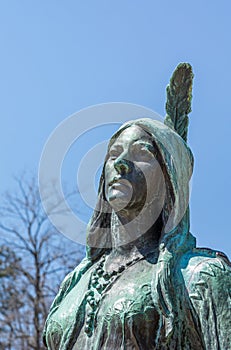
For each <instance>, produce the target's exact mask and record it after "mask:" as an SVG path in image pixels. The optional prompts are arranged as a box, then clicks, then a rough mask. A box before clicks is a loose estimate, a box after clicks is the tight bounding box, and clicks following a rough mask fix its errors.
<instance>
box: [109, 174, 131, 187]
mask: <svg viewBox="0 0 231 350" xmlns="http://www.w3.org/2000/svg"><path fill="white" fill-rule="evenodd" d="M108 186H109V187H113V188H116V187H119V186H125V187H127V188H129V189H131V188H132V185H131V184H130V182H129V181H128V180H126V179H123V178H121V177H114V178H113V180H111V181H110V182H109V184H108Z"/></svg>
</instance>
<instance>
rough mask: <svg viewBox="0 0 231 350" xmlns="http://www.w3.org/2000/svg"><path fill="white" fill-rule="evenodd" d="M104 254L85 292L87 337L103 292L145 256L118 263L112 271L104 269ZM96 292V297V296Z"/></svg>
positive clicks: (93, 324) (90, 334)
mask: <svg viewBox="0 0 231 350" xmlns="http://www.w3.org/2000/svg"><path fill="white" fill-rule="evenodd" d="M105 259H106V254H104V255H103V256H102V258H101V260H100V262H99V263H98V264H97V266H96V268H95V269H94V271H93V272H92V274H91V277H90V280H89V284H88V291H87V292H86V294H85V298H86V301H87V303H88V304H89V306H90V311H89V312H88V313H87V319H86V326H85V329H84V331H85V333H86V334H87V335H88V337H91V336H92V334H93V329H94V326H95V323H96V316H97V312H98V310H99V304H100V302H101V300H102V298H103V296H104V295H105V293H106V292H107V291H108V289H110V287H111V286H112V283H113V282H114V281H115V280H116V279H117V278H118V277H119V276H120V275H121V273H122V272H123V271H125V270H126V269H127V268H128V267H130V266H132V265H134V264H135V263H136V262H138V261H140V260H144V259H145V257H144V256H141V257H136V258H134V259H132V260H130V261H128V262H127V263H126V264H125V265H120V266H119V267H118V269H114V270H113V271H112V272H106V271H105V269H104V265H105ZM96 294H98V298H97V297H96Z"/></svg>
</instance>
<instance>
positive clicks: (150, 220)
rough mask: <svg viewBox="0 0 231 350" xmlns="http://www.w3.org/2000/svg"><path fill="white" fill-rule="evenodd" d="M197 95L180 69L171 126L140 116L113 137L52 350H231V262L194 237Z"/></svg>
mask: <svg viewBox="0 0 231 350" xmlns="http://www.w3.org/2000/svg"><path fill="white" fill-rule="evenodd" d="M191 89H192V71H191V67H190V65H188V64H181V65H179V66H178V67H177V69H176V71H175V72H174V74H173V77H172V79H171V82H170V86H169V87H168V88H167V96H168V99H167V104H166V110H167V117H166V121H165V124H163V123H161V122H158V121H154V120H151V119H148V118H147V119H146V118H145V119H137V120H134V121H131V122H128V123H126V124H124V125H123V126H122V127H121V128H120V129H119V130H118V132H117V133H116V134H115V135H113V136H112V138H111V141H110V143H109V146H108V152H107V155H106V159H105V163H104V168H103V172H102V176H101V180H100V185H99V194H98V202H97V205H96V208H95V211H94V213H93V216H92V218H91V220H90V223H89V225H88V236H87V237H88V238H87V255H86V258H85V259H84V260H83V261H82V263H81V264H80V265H79V266H78V267H76V269H75V270H74V271H72V272H71V273H70V274H69V275H68V276H66V278H65V280H64V281H63V283H62V285H61V287H60V290H59V292H58V295H57V296H56V298H55V300H54V302H53V304H52V306H51V309H50V313H49V316H48V318H47V321H46V325H45V329H44V342H45V344H46V346H47V347H48V349H50V350H54V349H55V350H56V349H60V350H71V349H79V350H91V349H92V350H99V349H105V350H117V349H129V350H133V349H142V350H151V349H182V350H187V349H195V350H199V349H208V350H214V349H220V350H221V349H222V350H225V349H227V350H228V349H230V348H231V345H230V344H231V341H230V328H231V322H230V320H231V317H230V316H231V309H230V287H231V278H230V277H231V268H230V263H229V261H228V259H227V257H226V256H225V255H224V254H223V253H220V252H217V251H214V250H210V249H206V248H203V249H202V248H196V241H195V238H194V237H193V236H192V234H191V233H190V232H189V208H188V196H189V180H190V177H191V175H192V168H193V156H192V153H191V151H190V149H189V147H188V146H187V144H186V140H187V127H188V116H187V115H188V113H189V112H190V108H191Z"/></svg>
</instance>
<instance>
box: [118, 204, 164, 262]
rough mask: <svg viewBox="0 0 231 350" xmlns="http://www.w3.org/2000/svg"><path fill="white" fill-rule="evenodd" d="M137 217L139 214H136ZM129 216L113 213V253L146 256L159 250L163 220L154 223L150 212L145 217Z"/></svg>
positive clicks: (159, 219)
mask: <svg viewBox="0 0 231 350" xmlns="http://www.w3.org/2000/svg"><path fill="white" fill-rule="evenodd" d="M136 215H137V214H136ZM136 215H133V217H132V219H130V218H128V217H127V216H124V215H120V214H118V213H115V212H114V211H113V212H112V217H111V232H112V251H113V253H114V254H116V255H117V254H118V255H131V254H132V255H133V254H138V253H139V254H142V255H146V254H148V253H149V252H151V251H152V252H153V251H156V250H157V249H158V241H159V237H160V233H161V232H160V231H161V218H160V216H159V218H158V219H157V220H155V222H154V223H152V221H153V215H152V213H151V212H150V211H147V212H145V215H143V216H142V215H137V216H136ZM151 220H152V221H151Z"/></svg>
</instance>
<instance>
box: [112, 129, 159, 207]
mask: <svg viewBox="0 0 231 350" xmlns="http://www.w3.org/2000/svg"><path fill="white" fill-rule="evenodd" d="M156 155H157V149H156V148H155V146H154V144H153V142H152V138H151V136H150V135H149V134H148V133H146V132H145V131H144V130H143V129H142V128H140V127H139V126H131V127H129V128H127V129H125V130H124V131H122V132H121V134H120V135H119V136H118V138H117V139H116V141H115V142H114V143H113V144H112V146H111V147H110V149H109V152H108V159H107V161H106V164H105V196H106V199H107V201H108V203H109V204H110V205H111V207H112V208H113V209H114V210H115V211H119V210H122V209H123V208H126V210H127V209H130V210H132V209H134V210H137V209H141V208H142V207H143V205H144V204H145V203H146V204H150V203H151V202H153V200H157V201H161V202H163V197H164V195H165V181H164V176H163V173H162V170H161V167H160V165H159V163H158V161H157V159H156Z"/></svg>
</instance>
